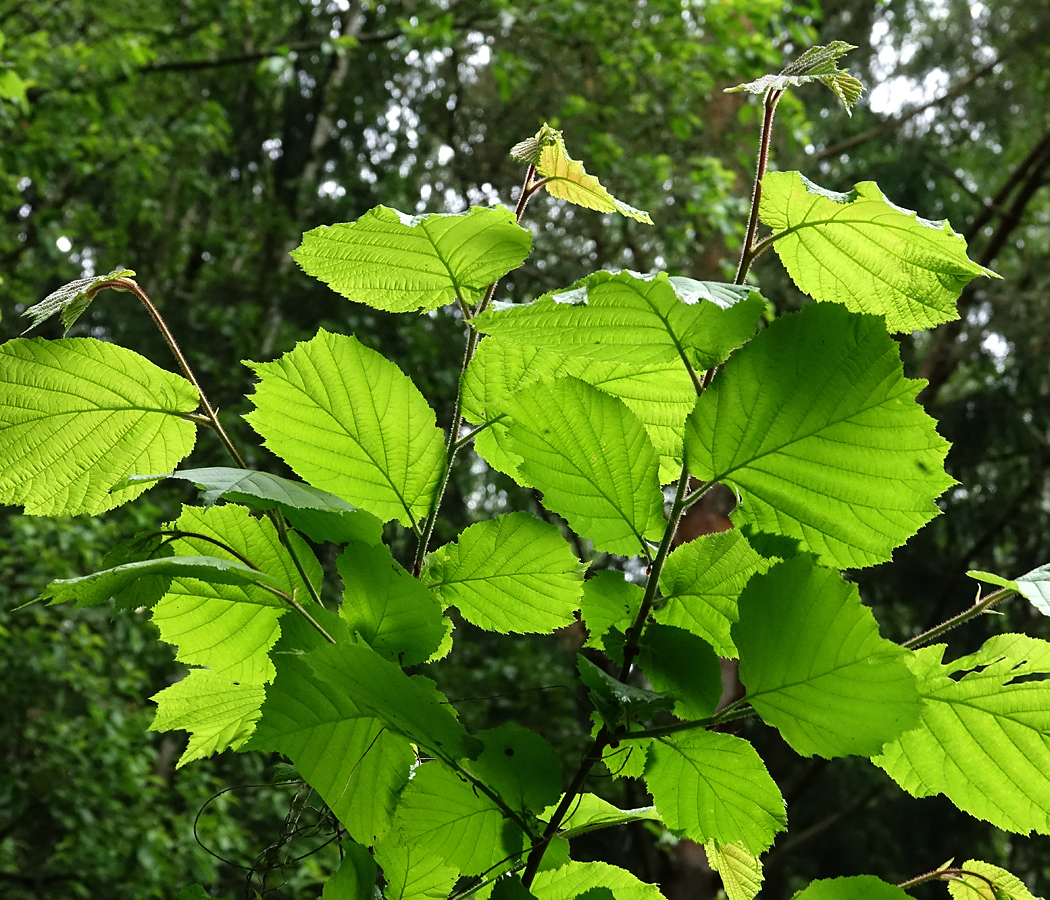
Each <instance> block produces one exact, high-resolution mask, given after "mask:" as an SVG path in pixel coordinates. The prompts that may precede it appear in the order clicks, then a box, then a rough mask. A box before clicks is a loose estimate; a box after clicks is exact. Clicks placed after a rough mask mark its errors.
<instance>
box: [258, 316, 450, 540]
mask: <svg viewBox="0 0 1050 900" xmlns="http://www.w3.org/2000/svg"><path fill="white" fill-rule="evenodd" d="M248 365H249V366H250V367H251V368H252V369H253V370H254V371H255V372H256V373H257V374H258V375H259V377H260V381H259V384H258V385H257V386H256V389H255V393H254V394H253V395H252V400H253V401H254V403H255V407H256V408H255V410H254V411H253V412H250V413H248V415H247V416H246V417H245V418H246V419H247V420H248V422H249V423H250V424H251V426H252V427H253V428H254V429H255V430H256V431H257V432H258V433H259V434H260V435H262V437H263V438H264V440H265V443H266V446H267V447H269V448H270V449H271V450H273V452H274V453H276V454H277V455H278V456H280V457H281V458H282V459H283V460H285V462H287V463H288V465H290V466H291V467H292V469H293V470H294V471H295V472H296V474H297V475H299V477H300V478H302V479H304V480H305V481H307V482H309V483H310V484H311V485H313V486H314V487H318V488H321V489H322V490H326V491H331V493H333V494H336V495H337V496H339V497H342V498H344V499H345V500H348V501H349V502H351V503H353V504H354V505H355V506H359V507H361V508H362V509H365V510H367V511H368V512H371V513H373V514H375V515H377V516H379V518H380V519H382V520H383V521H384V522H388V521H390V520H391V519H397V520H398V521H399V522H401V524H403V525H410V524H411V525H415V523H416V522H417V521H418V520H419V519H422V518H424V517H425V516H426V515H427V512H428V511H429V509H430V504H431V502H432V500H433V497H434V492H435V490H436V489H437V484H438V479H439V477H440V474H441V471H442V469H443V466H444V462H445V446H444V436H443V434H442V432H441V430H440V429H438V427H437V425H436V424H435V418H434V411H433V410H432V409H431V408H430V407H429V406H428V405H427V402H426V400H424V399H423V395H422V394H420V393H419V390H418V389H417V388H416V386H415V385H414V384H412V382H411V381H410V380H409V378H408V377H407V376H406V375H405V374H404V373H403V372H402V371H401V370H400V369H399V368H398V367H397V366H396V365H394V364H393V363H392V362H389V361H388V360H386V359H384V358H383V357H382V356H381V355H380V354H378V353H376V352H375V351H374V350H369V349H368V348H367V347H365V346H364V345H363V344H362V343H361V342H360V341H358V340H357V339H356V338H353V337H349V336H346V335H338V334H330V333H329V332H327V331H325V330H323V329H322V330H321V331H319V332H318V333H317V336H316V337H314V338H313V339H311V340H310V341H307V342H305V343H300V344H298V345H297V346H296V348H295V349H294V350H292V351H290V352H289V353H286V354H285V355H284V356H282V357H281V358H280V359H278V360H275V361H274V362H269V363H248Z"/></svg>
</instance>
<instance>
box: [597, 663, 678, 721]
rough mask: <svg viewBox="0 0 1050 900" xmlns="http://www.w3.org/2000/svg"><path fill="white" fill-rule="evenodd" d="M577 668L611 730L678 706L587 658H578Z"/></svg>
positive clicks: (666, 697)
mask: <svg viewBox="0 0 1050 900" xmlns="http://www.w3.org/2000/svg"><path fill="white" fill-rule="evenodd" d="M576 668H577V669H578V670H579V673H580V680H581V681H582V682H583V683H584V684H585V685H586V686H587V689H588V693H589V695H590V698H591V702H592V703H593V704H594V708H595V709H596V710H598V712H599V714H600V715H601V717H602V719H604V720H605V722H606V724H607V725H609V727H610V729H615V728H616V727H617V726H618V725H620V724H622V723H624V722H626V721H627V720H628V719H647V718H649V717H650V716H652V715H653V714H654V713H656V712H659V711H661V710H669V709H671V707H672V706H673V705H674V698H673V697H669V696H667V695H666V694H659V693H657V692H655V691H648V690H645V689H644V688H637V687H634V686H633V685H629V684H624V683H623V682H622V681H618V680H617V679H615V678H613V677H612V676H611V675H607V674H606V673H605V672H603V671H602V670H601V669H599V668H598V667H597V666H596V665H595V664H594V663H592V662H591V661H590V660H589V659H587V657H586V656H578V657H577V658H576Z"/></svg>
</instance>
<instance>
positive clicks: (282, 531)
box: [99, 278, 331, 640]
mask: <svg viewBox="0 0 1050 900" xmlns="http://www.w3.org/2000/svg"><path fill="white" fill-rule="evenodd" d="M107 287H111V288H113V289H114V290H118V291H128V292H130V293H132V294H134V295H135V296H136V297H138V299H139V301H140V302H141V303H142V305H143V306H144V307H146V311H147V312H148V313H149V314H150V318H152V319H153V322H154V324H155V325H156V326H157V328H158V329H159V330H160V333H161V335H162V336H163V337H164V340H165V342H166V343H167V345H168V347H169V348H170V349H171V352H172V354H173V355H174V356H175V361H176V362H177V363H178V364H179V368H180V369H182V373H183V374H184V375H185V376H186V379H187V380H188V381H189V383H190V384H192V385H193V387H194V388H195V389H196V391H197V397H198V399H199V400H200V404H201V406H202V407H204V412H205V415H204V417H203V418H202V417H199V416H198V417H195V419H194V421H197V422H198V423H199V424H208V425H210V426H211V428H212V430H213V431H214V432H215V433H216V434H217V435H218V436H219V440H220V441H222V443H223V446H224V447H225V448H226V450H227V452H228V453H229V454H230V456H232V457H233V461H234V462H235V463H236V464H237V466H238V468H241V469H247V468H248V464H247V463H246V462H245V461H244V459H243V457H242V456H241V454H240V453H238V452H237V448H236V447H235V446H234V443H233V441H231V440H230V436H229V435H228V434H227V433H226V429H224V428H223V427H222V423H221V422H220V421H219V414H218V413H217V412H216V411H215V408H214V407H213V406H212V405H211V403H210V402H209V400H208V396H207V395H206V394H205V393H204V388H202V387H201V385H200V382H199V381H197V376H196V375H194V374H193V369H191V368H190V364H189V361H188V360H187V359H186V357H185V355H184V354H183V352H182V348H181V347H179V344H178V341H176V340H175V335H173V334H172V333H171V329H169V328H168V323H167V322H165V321H164V317H163V316H162V315H161V314H160V312H159V310H158V309H157V307H156V306H154V305H153V301H151V300H150V298H149V297H148V296H147V294H146V292H145V291H144V290H142V288H141V287H139V285H138V283H137V282H135V281H132V280H131V279H130V278H115V279H113V281H110V282H107V283H106V284H103V285H100V287H99V290H102V289H104V288H107ZM266 515H267V516H268V518H269V519H270V521H271V522H273V524H274V527H275V528H276V529H277V533H278V536H279V537H280V540H281V543H282V544H283V545H284V548H285V549H286V550H287V551H288V555H289V556H290V557H291V558H292V562H293V563H294V565H295V568H296V569H297V570H298V572H299V575H300V577H301V578H302V579H303V584H305V585H306V590H307V591H308V592H309V594H310V597H311V599H312V600H313V601H314V602H315V603H317V604H318V605H320V603H321V597H320V595H319V594H318V593H317V589H316V588H315V587H314V586H313V584H311V582H310V579H309V578H307V577H306V570H305V569H304V568H303V564H302V561H301V560H300V559H299V555H298V554H297V553H296V552H295V548H294V547H292V545H291V541H289V540H288V526H287V524H286V523H285V521H284V516H282V515H281V514H280V513H279V512H278V511H277V510H275V509H272V510H269V511H268V512H267V513H266ZM304 615H305V613H304ZM307 618H308V619H310V621H311V622H312V623H313V624H314V625H315V626H316V625H317V623H316V622H314V621H313V619H312V618H311V617H310V616H309V615H307ZM317 627H320V626H317ZM321 630H322V632H324V629H321ZM329 640H331V638H329Z"/></svg>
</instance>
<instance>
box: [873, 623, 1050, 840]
mask: <svg viewBox="0 0 1050 900" xmlns="http://www.w3.org/2000/svg"><path fill="white" fill-rule="evenodd" d="M944 650H945V646H944V645H943V644H939V645H936V646H933V647H924V648H923V649H921V650H918V651H916V652H915V653H913V654H912V655H911V659H910V660H909V663H910V665H911V668H912V671H913V672H914V673H915V675H916V676H917V677H918V679H919V693H920V694H921V696H922V699H923V712H922V720H921V721H920V722H919V724H918V727H916V728H913V729H912V730H911V731H908V732H906V733H905V734H902V735H901V736H900V737H899V738H898V739H897V740H896V741H895V742H894V743H892V744H889V745H887V746H886V748H885V749H884V751H883V753H882V755H881V756H880V757H878V758H876V759H873V760H872V761H873V762H874V763H875V764H876V765H877V766H879V767H881V768H883V769H885V770H886V772H887V774H889V776H890V777H891V778H892V779H893V780H894V781H896V782H897V783H898V784H899V785H900V786H901V787H902V788H904V790H906V791H907V792H908V793H909V794H912V795H913V796H915V797H928V796H932V795H934V794H944V795H945V796H946V797H947V798H948V799H949V800H951V801H952V803H954V804H955V805H956V806H957V807H959V809H961V810H962V811H963V812H967V813H969V814H970V815H971V816H975V817H976V818H979V819H984V820H985V821H987V822H991V823H992V824H993V825H996V826H997V827H999V828H1002V829H1005V830H1006V831H1014V832H1018V833H1021V834H1026V833H1028V832H1029V831H1036V832H1038V833H1039V834H1050V694H1048V689H1047V682H1046V680H1045V676H1046V675H1048V674H1050V643H1047V642H1046V641H1040V640H1037V639H1036V638H1030V637H1026V636H1025V635H1020V634H1000V635H997V636H995V637H993V638H991V639H990V640H988V641H987V642H986V643H985V645H984V646H983V647H982V648H981V649H980V650H979V651H978V652H977V653H973V654H971V655H969V656H964V657H962V658H961V659H957V660H955V661H954V662H951V663H947V664H943V665H942V663H941V657H942V655H943V654H944ZM960 675H961V676H962V677H960Z"/></svg>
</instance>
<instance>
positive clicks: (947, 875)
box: [897, 867, 996, 895]
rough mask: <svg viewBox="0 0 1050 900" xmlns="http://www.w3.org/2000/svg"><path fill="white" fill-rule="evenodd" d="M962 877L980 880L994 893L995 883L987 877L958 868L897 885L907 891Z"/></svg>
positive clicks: (938, 870) (910, 879)
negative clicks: (927, 884) (922, 885)
mask: <svg viewBox="0 0 1050 900" xmlns="http://www.w3.org/2000/svg"><path fill="white" fill-rule="evenodd" d="M963 875H971V876H972V877H974V878H980V879H981V881H983V882H985V883H986V884H987V885H988V887H989V888H990V889H991V891H992V894H993V895H994V894H995V893H996V890H995V882H994V881H992V879H991V878H989V877H988V876H987V875H982V874H981V873H980V872H971V871H970V870H969V869H960V868H952V867H949V868H944V869H934V870H933V871H932V872H926V873H925V874H923V875H917V876H916V877H915V878H909V879H908V880H907V881H902V882H901V883H900V884H898V885H897V887H899V888H900V889H901V890H907V889H908V888H910V887H915V886H916V885H919V884H926V882H928V881H951V880H952V879H953V878H961V877H962V876H963Z"/></svg>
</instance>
